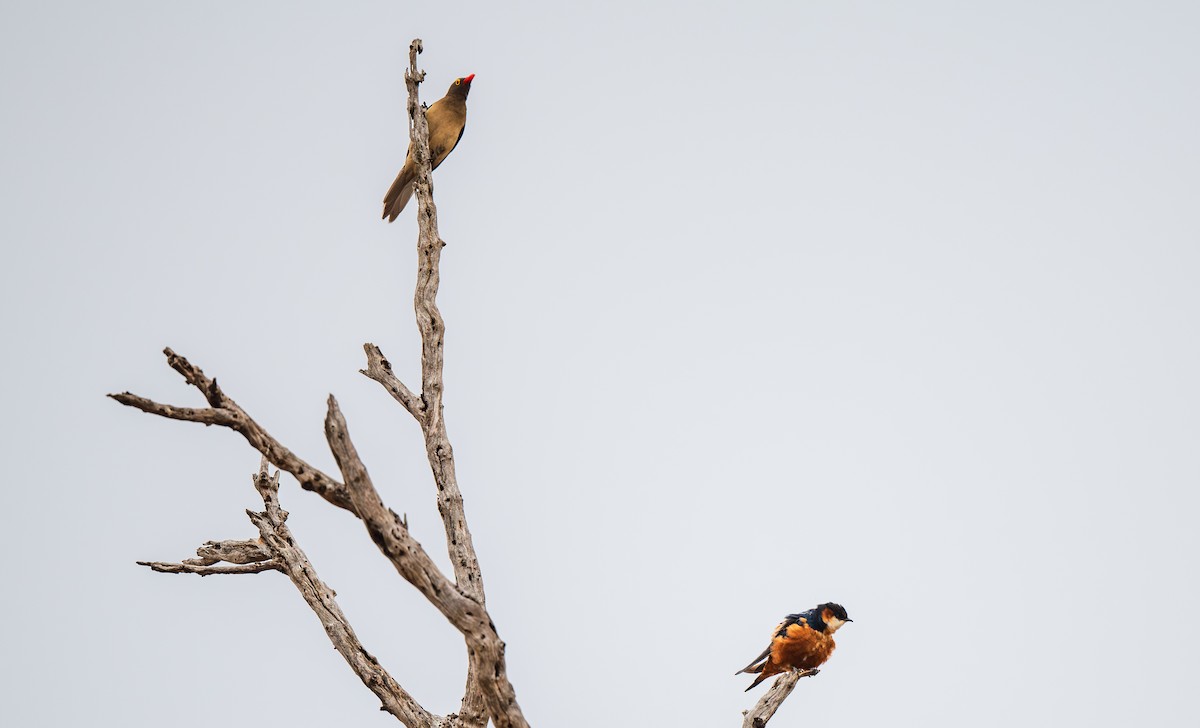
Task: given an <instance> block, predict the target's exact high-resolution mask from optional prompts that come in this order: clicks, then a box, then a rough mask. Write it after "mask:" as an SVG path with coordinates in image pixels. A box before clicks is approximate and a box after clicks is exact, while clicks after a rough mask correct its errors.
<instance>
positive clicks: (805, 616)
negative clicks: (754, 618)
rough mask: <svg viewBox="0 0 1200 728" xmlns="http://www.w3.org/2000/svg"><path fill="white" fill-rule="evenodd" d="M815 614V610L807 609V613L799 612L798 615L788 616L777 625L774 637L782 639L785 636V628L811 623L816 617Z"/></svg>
mask: <svg viewBox="0 0 1200 728" xmlns="http://www.w3.org/2000/svg"><path fill="white" fill-rule="evenodd" d="M816 612H817V610H815V609H809V610H808V611H805V612H800V613H799V614H789V615H788V616H787V617H785V618H784V620H783V621H782V622H780V623H779V626H778V627H776V628H775V636H776V637H783V636H785V635H787V628H788V627H790V626H792V625H793V624H808V623H810V622H812V619H813V617H815V616H816Z"/></svg>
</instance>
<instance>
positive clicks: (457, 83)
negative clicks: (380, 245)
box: [383, 73, 475, 222]
mask: <svg viewBox="0 0 1200 728" xmlns="http://www.w3.org/2000/svg"><path fill="white" fill-rule="evenodd" d="M473 78H475V74H473V73H472V74H471V75H470V76H464V77H463V78H456V79H454V83H452V84H450V90H449V91H447V92H446V95H445V96H443V97H442V98H440V99H438V100H437V101H434V102H433V106H430V107H429V108H428V109H427V110H426V111H425V118H426V119H428V120H429V156H431V157H433V168H434V169H437V168H438V165H439V164H441V163H442V162H443V161H445V159H446V157H447V156H449V154H450V152H452V151H454V147H455V146H456V145H457V144H458V140H459V139H462V135H463V130H464V129H466V128H467V94H468V93H470V92H471V79H473ZM416 178H417V165H416V163H415V162H414V161H413V150H412V144H409V145H408V156H407V157H405V159H404V167H402V168H401V169H400V174H398V175H396V181H395V182H393V183H392V186H391V187H389V188H388V191H387V195H385V196H384V198H383V216H384V217H385V218H387V221H388V222H392V221H393V220H395V219H396V217H397V216H398V215H399V214H400V213H401V212H402V211H403V210H404V206H405V205H407V204H408V198H410V197H412V193H413V181H414V180H416Z"/></svg>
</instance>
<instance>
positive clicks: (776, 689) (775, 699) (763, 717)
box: [742, 668, 820, 728]
mask: <svg viewBox="0 0 1200 728" xmlns="http://www.w3.org/2000/svg"><path fill="white" fill-rule="evenodd" d="M818 672H820V670H817V669H815V668H814V669H811V670H794V671H792V672H789V673H788V674H786V675H784V676H782V677H780V678H779V679H778V680H776V681H775V682H774V683H772V684H771V687H770V688H768V689H767V692H766V694H764V695H763V696H762V698H760V699H759V701H758V703H757V704H755V706H754V707H753V708H752V709H750V710H747V711H745V712H744V713H743V714H742V715H743V716H744V718H743V720H742V728H763V726H765V725H766V724H767V721H769V720H771V717H772V716H774V715H775V711H777V710H779V706H781V705H783V701H784V700H785V699H787V696H789V695H791V694H792V691H793V690H795V689H796V683H798V682H800V678H802V677H812V676H813V675H816V674H817V673H818Z"/></svg>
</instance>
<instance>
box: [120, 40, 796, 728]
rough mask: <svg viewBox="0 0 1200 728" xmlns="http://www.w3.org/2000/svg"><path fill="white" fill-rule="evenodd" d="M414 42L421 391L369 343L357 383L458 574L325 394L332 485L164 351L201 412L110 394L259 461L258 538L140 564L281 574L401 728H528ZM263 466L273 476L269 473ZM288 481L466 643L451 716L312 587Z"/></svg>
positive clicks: (766, 702) (321, 588)
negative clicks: (487, 549) (475, 489)
mask: <svg viewBox="0 0 1200 728" xmlns="http://www.w3.org/2000/svg"><path fill="white" fill-rule="evenodd" d="M422 50H423V49H422V44H421V40H420V39H419V38H418V39H416V40H414V41H413V42H412V44H411V45H410V46H409V68H408V71H407V72H406V73H405V75H404V78H405V83H406V85H407V87H408V116H409V120H410V126H409V132H410V138H411V140H412V144H413V156H414V157H415V159H416V161H417V179H416V182H415V185H414V186H415V192H416V198H417V222H418V227H419V234H418V238H417V258H418V269H417V284H416V293H415V295H414V297H413V305H414V309H415V310H416V318H417V326H418V328H419V329H420V332H421V345H422V346H421V392H420V394H416V393H414V392H413V391H411V390H410V389H409V388H408V387H407V386H405V385H404V383H403V382H401V381H400V379H399V378H397V377H396V375H395V374H394V373H393V371H392V367H391V364H390V363H388V360H387V359H386V358H385V357H384V355H383V352H382V351H381V350H380V349H379V347H377V346H375V345H374V344H365V345H364V346H363V349H364V350H365V352H366V357H367V368H366V369H363V370H360V371H361V372H362V374H364V375H366V376H367V377H369V378H371V379H373V380H375V381H376V382H378V383H379V384H381V385H382V386H383V387H384V389H386V390H387V391H388V393H389V394H391V395H392V397H393V398H394V399H395V400H396V401H397V402H399V403H400V404H401V405H402V406H403V407H404V409H406V410H408V412H409V414H411V415H412V416H413V418H414V419H416V421H417V423H418V424H419V425H420V427H421V432H422V434H423V436H424V438H425V452H426V455H427V457H428V459H429V465H430V468H431V469H432V471H433V479H434V484H435V485H436V486H437V493H438V497H437V504H438V511H439V512H440V513H441V517H442V522H443V525H444V527H445V532H446V544H447V548H448V550H449V556H450V561H451V563H452V564H453V568H454V578H453V579H450V578H449V577H447V576H446V575H445V574H443V573H442V571H441V570H440V569H439V568H438V567H437V566H436V565H435V564H434V562H433V560H432V559H431V558H430V557H429V554H428V553H426V551H425V549H424V547H422V546H421V544H419V543H418V542H417V541H416V540H415V539H414V538H413V537H412V536H411V535H410V534H409V531H408V523H407V521H406V520H405V519H402V518H400V517H399V516H398V515H396V512H395V511H393V510H391V509H390V508H388V507H387V506H385V505H384V503H383V500H382V499H381V498H380V496H379V492H378V491H377V490H376V489H375V486H374V484H373V483H372V482H371V478H370V476H369V475H368V474H367V469H366V466H364V465H363V463H362V460H360V459H359V457H358V453H357V452H356V451H355V448H354V444H353V443H352V442H351V440H350V433H349V431H348V429H347V426H346V420H345V418H344V417H343V416H342V413H341V410H340V409H339V408H338V403H337V400H336V399H334V398H333V396H332V395H330V397H329V401H328V411H327V414H326V416H325V438H326V440H327V441H328V443H329V448H330V450H331V451H332V452H333V456H334V460H336V462H337V465H338V469H339V470H340V471H341V475H342V480H341V481H338V480H336V479H335V478H333V477H332V476H330V475H327V474H325V473H323V472H321V471H320V470H318V469H317V468H314V467H313V466H311V465H309V464H308V463H307V462H305V461H304V460H302V459H301V458H300V457H299V456H298V455H296V454H295V453H293V452H292V451H291V450H289V449H288V448H287V447H285V446H284V445H283V444H282V443H280V442H279V441H278V440H276V439H275V438H274V437H272V436H271V435H270V433H268V432H267V431H266V430H265V429H263V427H262V426H261V425H259V424H258V423H257V422H255V421H254V419H253V418H251V417H250V415H249V414H248V413H247V412H246V411H245V410H244V409H242V408H241V407H240V406H239V405H238V404H237V402H235V401H234V400H233V399H232V398H230V397H229V396H228V395H227V394H225V392H224V391H223V390H222V389H221V387H219V386H218V385H217V380H216V379H210V378H209V377H207V376H205V374H204V372H203V371H201V370H200V368H199V367H197V366H195V365H193V364H192V363H191V362H189V361H188V360H187V359H185V358H184V357H182V356H180V355H178V354H176V353H175V352H174V351H172V350H171V349H170V348H167V349H165V350H164V351H163V353H164V354H166V357H167V364H168V365H169V366H170V367H171V368H172V369H174V370H175V371H177V372H179V373H180V374H181V375H182V376H183V378H184V379H185V380H186V381H187V383H188V384H189V385H191V386H193V387H195V388H196V389H197V390H199V392H200V393H201V394H202V395H203V396H204V398H205V400H207V402H208V407H201V408H195V407H175V406H173V405H168V404H161V403H159V402H155V401H153V400H149V399H146V398H144V397H139V396H138V395H135V394H132V393H130V392H123V393H121V394H110V395H109V396H110V397H112V398H113V399H115V400H116V401H118V402H120V403H121V404H124V405H127V406H130V407H135V408H137V409H139V410H141V411H143V412H148V413H150V414H154V415H159V416H160V417H167V418H170V419H175V420H185V421H188V422H199V423H202V424H204V425H217V426H219V427H225V428H228V429H230V430H233V431H234V432H237V433H240V434H241V435H242V437H244V438H246V441H247V442H248V443H249V444H250V446H251V447H253V448H254V449H255V450H257V451H258V452H259V453H261V456H262V462H261V465H260V467H259V470H258V472H257V473H256V474H255V475H254V478H253V482H254V487H255V489H256V490H257V491H258V493H259V495H260V496H261V497H262V501H263V510H262V511H261V512H256V511H246V514H247V515H248V516H249V518H250V522H251V523H252V524H253V525H254V526H255V527H256V528H257V529H258V538H256V539H247V540H226V541H208V542H206V543H204V544H202V545H201V546H200V547H199V548H198V549H197V550H196V558H194V559H185V560H183V561H180V562H177V563H168V562H161V561H139V562H138V563H139V564H141V565H142V566H148V567H150V568H151V569H153V570H154V571H157V572H162V573H167V574H198V575H200V576H210V575H217V574H224V575H227V574H257V573H261V572H266V571H278V572H282V573H283V574H285V575H287V577H288V578H289V579H291V581H292V583H293V584H294V585H295V586H296V589H297V590H298V591H299V592H300V595H301V596H302V597H303V598H304V601H305V602H306V603H307V604H308V606H309V608H310V609H312V610H313V612H314V613H315V614H316V615H317V618H318V619H319V620H320V621H321V625H322V626H323V627H324V628H325V633H326V634H327V635H329V640H330V641H331V642H332V643H333V646H334V648H335V649H336V650H337V651H338V653H339V654H340V655H341V656H342V657H343V658H344V659H345V660H346V663H347V664H348V665H349V666H350V669H352V670H353V671H354V673H355V674H356V675H358V677H359V679H360V680H362V682H363V684H364V685H366V686H367V688H369V689H370V690H371V692H373V693H375V695H376V697H378V698H379V700H380V702H381V703H382V705H381V709H382V710H385V711H387V712H389V713H391V714H392V715H394V716H395V717H396V718H398V719H399V720H400V722H401V723H403V724H404V725H405V726H407V727H408V728H484V727H485V726H486V725H487V724H488V721H489V719H490V720H491V722H492V724H493V725H495V726H496V728H527V727H528V723H527V722H526V721H525V717H524V716H523V715H522V713H521V708H520V706H519V705H517V700H516V693H515V691H514V689H513V686H512V683H511V682H509V680H508V674H507V671H506V668H505V660H504V642H503V641H501V639H500V636H499V635H498V634H497V631H496V627H495V625H494V624H493V623H492V620H491V617H489V616H488V612H487V608H486V604H485V600H484V591H483V577H482V575H481V574H480V570H479V560H478V558H476V555H475V547H474V545H473V544H472V541H471V532H470V530H469V529H468V528H467V519H466V514H465V512H464V509H463V499H462V493H461V491H459V489H458V480H457V478H456V477H455V473H454V451H453V449H452V448H451V446H450V440H449V438H448V437H447V435H446V425H445V421H444V420H443V417H442V390H443V383H442V370H443V358H442V354H443V346H442V345H443V341H444V334H445V325H444V322H443V321H442V315H441V313H440V312H439V311H438V307H437V292H438V285H439V281H440V278H439V265H440V262H441V254H442V248H443V247H445V243H444V242H443V241H442V239H441V237H440V236H439V234H438V227H437V207H436V206H435V205H434V202H433V184H432V181H431V176H430V154H429V127H428V124H427V123H426V119H425V111H424V108H423V107H422V106H421V104H420V99H419V95H418V86H419V84H420V83H421V82H422V81H423V80H424V79H425V73H424V71H420V70H418V69H417V54H419V53H421V51H422ZM268 465H274V466H275V467H276V468H278V470H276V471H275V474H274V475H271V474H270V471H269V467H268ZM281 470H282V471H286V472H287V473H289V474H291V475H292V477H294V478H295V479H296V481H297V482H298V483H299V484H300V487H301V488H303V489H304V490H307V491H311V492H313V493H316V494H317V495H319V496H321V497H322V498H324V499H325V500H326V501H328V502H329V503H331V504H333V505H335V506H337V507H338V508H342V509H344V510H346V511H349V512H350V513H351V514H353V515H354V516H356V517H357V518H358V519H359V520H361V521H362V522H363V525H364V526H366V529H367V533H368V534H369V535H370V537H371V540H373V541H374V542H375V544H376V546H378V547H379V550H380V551H381V552H382V553H383V555H384V556H385V557H387V558H388V560H390V561H391V562H392V564H393V566H395V568H396V571H398V572H399V573H400V575H401V576H402V577H404V579H405V580H407V581H408V582H409V583H410V584H412V585H413V586H414V587H416V589H417V590H418V591H419V592H421V594H422V595H424V596H425V598H426V599H428V600H429V602H430V604H432V605H433V606H434V607H435V608H437V610H438V611H440V612H441V613H442V615H443V616H444V617H445V618H446V619H447V620H448V621H449V622H450V624H452V625H453V626H454V627H455V628H456V629H458V631H459V632H460V633H462V636H463V639H464V640H465V641H466V645H467V655H468V664H467V679H466V688H465V690H464V694H463V698H462V704H461V707H460V708H459V712H458V713H452V714H450V715H444V716H443V715H435V714H433V713H431V712H429V711H428V710H426V709H425V708H423V707H422V706H421V704H420V703H419V702H418V701H417V700H416V698H414V697H413V696H412V695H411V694H410V693H409V692H408V691H406V690H405V689H404V687H403V686H401V685H400V684H399V683H397V682H396V680H395V679H393V678H392V676H391V675H389V674H388V672H387V670H385V669H384V668H383V666H382V665H380V664H379V661H378V660H376V659H375V658H374V657H373V656H372V655H371V653H370V652H368V651H367V650H366V648H365V647H364V646H363V644H362V643H361V642H360V641H359V640H358V637H357V636H356V635H355V633H354V629H353V628H352V627H351V626H350V623H349V622H348V621H347V620H346V616H345V615H344V614H343V613H342V610H341V609H340V608H339V607H338V604H337V601H336V600H335V599H334V591H333V590H332V589H330V588H329V587H328V586H326V584H325V583H324V582H322V581H321V579H320V577H318V576H317V572H316V570H315V569H314V568H313V565H312V563H311V562H310V561H309V560H308V557H307V556H306V555H305V554H304V551H302V550H301V549H300V546H299V544H298V542H297V539H296V537H295V535H293V534H292V532H291V530H290V529H289V528H288V526H287V515H288V514H287V511H285V510H283V508H282V506H281V505H280V501H279V478H280V471H281ZM817 672H819V671H818V670H807V671H802V672H792V673H789V674H787V675H784V676H782V677H781V678H780V679H778V680H776V681H775V683H774V684H773V685H772V686H771V687H770V689H769V690H768V691H767V693H766V694H765V695H764V696H763V697H762V698H761V699H760V700H759V701H758V703H757V704H756V705H755V706H754V708H753V709H751V710H748V711H745V712H744V713H743V723H742V725H743V728H763V727H764V726H766V724H767V721H769V720H770V719H771V717H772V716H773V715H774V714H775V711H776V710H778V709H779V706H780V705H782V703H783V701H784V699H786V698H787V696H788V695H790V694H791V692H792V690H793V689H794V688H795V687H796V683H797V682H798V681H799V679H800V678H802V677H808V676H809V675H815V674H816V673H817Z"/></svg>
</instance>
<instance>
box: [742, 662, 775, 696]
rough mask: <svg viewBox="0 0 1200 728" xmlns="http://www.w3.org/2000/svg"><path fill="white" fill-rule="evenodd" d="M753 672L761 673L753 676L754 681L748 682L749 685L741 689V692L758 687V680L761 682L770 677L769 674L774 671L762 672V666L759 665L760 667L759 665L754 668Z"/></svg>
mask: <svg viewBox="0 0 1200 728" xmlns="http://www.w3.org/2000/svg"><path fill="white" fill-rule="evenodd" d="M755 672H759V673H762V674H761V675H759V676H758V677H756V678H754V682H752V683H750V687H748V688H746V689H745V690H743V691H742V692H745V693H748V692H750V691H751V690H753V689H754V688H756V687H758V684H759V683H760V682H762V681H763V680H766V679H767V678H769V677H771V675H773V674H774V673H766V672H763V671H762V667H761V666H760V667H759V668H758V669H757V670H755Z"/></svg>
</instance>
